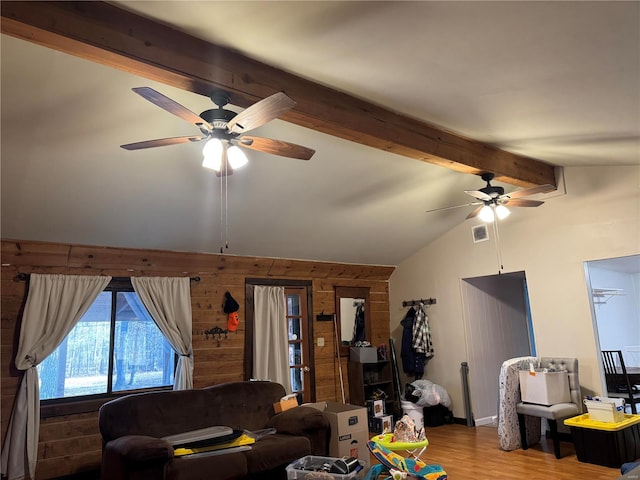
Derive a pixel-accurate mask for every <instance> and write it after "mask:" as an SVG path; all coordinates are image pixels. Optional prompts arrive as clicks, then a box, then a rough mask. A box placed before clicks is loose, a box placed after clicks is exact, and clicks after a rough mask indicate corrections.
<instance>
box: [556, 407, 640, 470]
mask: <svg viewBox="0 0 640 480" xmlns="http://www.w3.org/2000/svg"><path fill="white" fill-rule="evenodd" d="M624 417H625V418H624V420H622V421H621V422H599V421H597V420H592V419H591V418H590V416H589V414H588V413H585V414H583V415H578V416H577V417H572V418H567V419H566V420H565V421H564V424H565V425H567V426H568V427H569V428H570V429H571V436H572V437H573V443H574V445H575V447H576V455H577V457H578V460H579V461H581V462H586V463H595V464H596V465H604V466H605V467H611V468H620V466H621V465H622V464H623V463H626V462H632V461H634V460H635V459H637V458H640V415H629V414H625V416H624Z"/></svg>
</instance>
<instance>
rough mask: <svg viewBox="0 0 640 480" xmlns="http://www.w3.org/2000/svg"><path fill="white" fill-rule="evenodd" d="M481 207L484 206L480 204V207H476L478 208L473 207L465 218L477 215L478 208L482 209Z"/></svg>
mask: <svg viewBox="0 0 640 480" xmlns="http://www.w3.org/2000/svg"><path fill="white" fill-rule="evenodd" d="M482 207H484V205H482V206H481V207H478V208H474V209H473V211H472V212H471V213H470V214H469V215H467V216H466V219H467V220H468V219H470V218H473V217H475V216H477V215H478V214H479V213H480V210H482Z"/></svg>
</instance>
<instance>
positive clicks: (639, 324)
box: [589, 262, 640, 367]
mask: <svg viewBox="0 0 640 480" xmlns="http://www.w3.org/2000/svg"><path fill="white" fill-rule="evenodd" d="M596 263H597V262H596ZM589 281H590V283H591V288H603V289H606V288H616V289H620V290H622V291H623V294H622V295H619V296H612V297H610V298H605V299H601V303H595V304H594V311H595V315H596V322H597V325H598V337H599V340H600V348H601V349H602V350H622V354H623V355H624V361H625V364H626V365H627V366H628V367H640V364H638V360H639V359H638V358H637V356H636V355H631V354H630V351H629V350H630V348H629V347H637V348H640V316H639V315H638V312H640V273H626V272H616V271H613V270H607V269H604V268H598V267H593V266H589Z"/></svg>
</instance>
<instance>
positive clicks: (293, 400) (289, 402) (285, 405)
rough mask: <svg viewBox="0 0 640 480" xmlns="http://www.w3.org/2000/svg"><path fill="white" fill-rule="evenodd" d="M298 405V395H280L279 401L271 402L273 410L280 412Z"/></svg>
mask: <svg viewBox="0 0 640 480" xmlns="http://www.w3.org/2000/svg"><path fill="white" fill-rule="evenodd" d="M297 406H298V397H297V396H294V397H289V398H287V397H282V398H281V399H280V401H279V402H276V403H274V404H273V410H274V411H275V412H276V413H282V412H284V411H285V410H289V409H291V408H294V407H297Z"/></svg>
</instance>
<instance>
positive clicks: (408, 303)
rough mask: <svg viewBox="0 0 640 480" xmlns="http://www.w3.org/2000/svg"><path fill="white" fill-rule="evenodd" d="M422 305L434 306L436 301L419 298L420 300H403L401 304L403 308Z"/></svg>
mask: <svg viewBox="0 0 640 480" xmlns="http://www.w3.org/2000/svg"><path fill="white" fill-rule="evenodd" d="M421 303H422V304H423V305H435V304H436V299H435V298H426V299H425V298H421V299H420V300H405V301H403V302H402V306H403V307H415V306H417V305H420V304H421Z"/></svg>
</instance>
